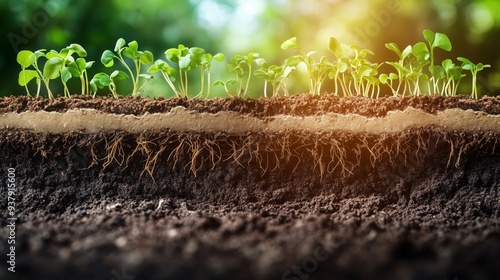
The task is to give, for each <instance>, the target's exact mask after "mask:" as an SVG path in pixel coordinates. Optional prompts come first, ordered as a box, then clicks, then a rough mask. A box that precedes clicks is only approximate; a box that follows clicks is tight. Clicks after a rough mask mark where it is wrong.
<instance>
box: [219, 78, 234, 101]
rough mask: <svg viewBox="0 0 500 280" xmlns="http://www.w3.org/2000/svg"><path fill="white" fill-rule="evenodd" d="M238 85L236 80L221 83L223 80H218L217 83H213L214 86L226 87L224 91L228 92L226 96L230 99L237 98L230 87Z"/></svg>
mask: <svg viewBox="0 0 500 280" xmlns="http://www.w3.org/2000/svg"><path fill="white" fill-rule="evenodd" d="M235 84H236V80H227V81H225V82H224V81H221V80H218V81H215V82H214V83H213V86H214V87H215V86H223V87H224V90H225V91H226V94H227V96H229V97H235V94H233V93H232V92H231V90H230V89H229V87H230V86H233V85H235Z"/></svg>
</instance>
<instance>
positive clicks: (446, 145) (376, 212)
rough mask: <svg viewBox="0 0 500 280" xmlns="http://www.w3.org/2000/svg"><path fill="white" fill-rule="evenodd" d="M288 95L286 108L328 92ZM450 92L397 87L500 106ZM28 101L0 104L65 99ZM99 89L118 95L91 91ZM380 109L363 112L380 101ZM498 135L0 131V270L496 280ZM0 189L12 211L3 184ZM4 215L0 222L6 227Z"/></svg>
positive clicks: (499, 248)
mask: <svg viewBox="0 0 500 280" xmlns="http://www.w3.org/2000/svg"><path fill="white" fill-rule="evenodd" d="M295 98H296V99H294V100H297V99H298V100H299V101H297V104H295V105H293V104H289V105H287V106H289V107H290V108H294V107H295V108H298V107H300V106H299V105H300V104H302V101H300V100H303V99H309V98H311V100H313V101H311V104H315V105H314V106H316V105H318V104H320V103H321V102H318V103H314V102H315V101H314V100H316V101H321V100H323V99H321V98H318V99H316V98H313V97H295ZM329 98H332V99H335V98H334V97H325V99H329ZM455 99H456V100H461V101H454V102H451V101H448V100H447V99H442V98H438V97H432V98H431V97H422V100H421V101H419V100H418V98H415V99H411V98H408V99H403V100H413V101H412V102H414V103H416V104H424V103H425V104H427V105H426V106H429V105H428V103H427V102H428V101H429V100H430V101H432V102H431V104H438V103H439V104H454V105H453V106H455V107H452V108H457V107H456V106H462V105H457V104H469V103H470V104H469V105H467V106H471V107H473V109H474V110H483V111H487V112H488V113H489V114H498V112H497V111H495V110H498V99H495V98H485V99H481V100H480V101H473V100H470V99H466V98H463V99H460V98H455ZM455 99H454V100H455ZM5 100H8V99H3V100H2V102H3V103H1V104H5V102H6V101H5ZM11 100H12V99H11ZM22 100H25V101H22ZM78 100H80V99H72V100H71V101H69V102H68V104H73V102H76V103H78V102H77V101H78ZM126 100H127V99H123V106H127V105H126V104H129V103H130V104H135V105H133V106H136V107H137V108H136V109H134V110H135V111H134V112H135V113H140V112H144V110H145V109H144V108H142V109H141V106H144V105H140V104H141V103H142V102H146V103H147V102H159V103H161V102H175V101H167V100H163V101H142V100H137V102H126ZM276 100H277V99H276ZM276 100H274V99H273V101H270V102H271V103H273V104H276V103H275V102H278V101H276ZM350 100H357V98H352V99H350ZM385 100H386V101H387V102H394V103H398V102H399V103H401V102H406V101H398V100H397V99H394V101H389V100H391V99H390V98H387V99H385ZM436 100H437V101H436ZM450 100H451V99H450ZM177 101H178V102H180V101H181V100H177ZM365 101H366V100H365ZM16 102H17V103H16ZM23 102H24V103H23ZM33 102H34V101H33V100H28V99H25V98H20V99H19V101H12V104H14V105H13V106H14V107H12V106H9V105H6V106H5V105H2V106H1V107H3V108H10V109H7V111H13V110H14V109H13V108H18V109H16V110H20V111H24V110H26V109H27V108H28V107H29V106H31V105H28V104H35V103H36V102H40V103H39V104H41V103H44V102H47V103H45V104H49V103H51V102H52V104H56V103H57V102H60V103H59V104H63V105H61V106H56V107H58V108H56V107H50V106H48V105H43V106H40V108H41V109H40V110H42V109H43V110H56V111H64V110H67V109H69V108H70V107H71V106H73V105H68V104H66V105H64V102H61V101H42V100H38V101H36V102H34V103H33ZM93 102H94V101H92V100H88V101H86V102H84V103H86V104H87V105H85V106H88V104H89V103H93ZM107 102H109V103H110V104H111V103H115V102H117V101H112V100H107V99H105V100H101V101H97V100H96V101H95V104H106V103H107ZM121 102H122V101H118V102H117V104H122V103H121ZM186 102H187V101H186ZM189 102H194V103H196V102H198V101H189ZM189 102H188V103H189ZM210 102H214V103H217V102H220V101H217V100H213V101H210ZM233 102H239V103H240V104H247V103H248V104H259V103H260V102H263V101H250V100H249V101H241V100H240V101H236V100H229V101H227V103H228V104H232V103H233ZM280 102H281V101H280ZM341 102H343V101H341ZM345 102H348V101H345ZM353 102H355V101H353ZM373 102H379V101H373ZM380 102H382V101H380ZM433 102H436V103H433ZM76 103H75V104H76ZM361 103H362V102H360V105H359V107H360V108H363V106H364V105H361ZM15 104H18V105H15ZM19 104H25V105H22V106H20V105H19ZM82 104H83V103H82ZM138 104H139V105H138ZM208 104H211V103H208ZM321 104H322V103H321ZM495 104H496V105H495ZM177 105H178V104H177ZM177 105H175V106H177ZM16 106H20V107H16ZM23 106H24V107H23ZM47 106H48V107H47ZM172 106H173V105H172ZM175 106H173V107H175ZM211 106H212V105H210V106H207V107H209V108H212V107H211ZM223 106H226V105H223ZM273 106H275V105H272V106H264V107H265V108H274V107H273ZM307 106H309V105H307V103H304V107H307ZM318 106H319V105H318ZM324 106H327V105H324ZM328 106H330V105H328ZM243 107H244V106H243ZM278 107H279V106H277V107H275V108H278ZM438 107H439V106H437V107H436V106H430V107H427V109H425V110H427V111H428V112H435V111H436V110H437V111H439V110H442V108H441V107H439V109H438ZM51 108H52V109H51ZM86 108H88V107H86ZM113 108H115V109H111V110H116V111H114V113H124V111H123V107H116V106H115V107H113ZM116 108H120V109H116ZM162 108H164V107H162ZM190 108H191V109H193V108H192V107H190ZM312 108H314V107H312ZM364 108H366V109H364V111H365V112H366V111H368V110H369V108H368V106H365V107H364ZM378 108H379V111H377V112H374V113H371V114H372V115H381V116H383V115H385V114H386V112H384V110H385V109H380V107H378ZM391 108H393V107H391ZM486 108H496V109H491V111H488V110H487V109H486ZM29 110H33V109H32V108H31V109H29ZM151 110H152V109H147V110H146V111H148V112H150V111H151ZM162 110H164V109H162ZM208 110H209V109H200V111H203V112H206V111H208ZM218 110H220V109H218ZM273 110H274V109H273ZM283 110H284V109H283ZM313 110H314V109H311V111H309V112H311V113H312V112H313ZM346 110H351V109H346ZM352 110H359V109H355V108H354V107H353V108H352ZM306 111H307V110H305V109H304V112H306ZM129 112H130V111H129ZM270 112H271V110H268V112H267V113H266V114H270ZM287 112H288V111H287ZM359 112H360V111H358V113H359ZM130 113H133V112H130ZM248 113H249V114H254V115H255V114H260V113H259V112H254V113H251V112H250V111H249V112H248ZM272 114H275V113H272ZM499 139H500V137H499V135H498V133H481V132H478V133H476V132H465V131H457V132H448V131H444V130H441V129H438V128H434V127H426V128H414V129H410V130H406V131H402V132H399V133H394V134H367V133H346V132H335V131H333V132H329V133H326V132H324V133H314V134H312V133H306V132H300V133H298V132H293V131H287V132H282V133H272V134H269V133H267V134H266V133H257V134H246V135H228V134H225V133H201V132H200V133H195V132H184V133H183V132H175V131H169V130H164V131H154V132H142V133H139V134H130V133H123V132H101V133H93V134H82V133H75V132H71V133H65V134H48V133H41V132H34V131H29V130H19V129H18V130H8V129H4V130H1V131H0V156H1V159H2V160H1V161H0V170H2V172H3V174H2V175H0V176H1V177H2V180H4V179H3V178H6V176H7V169H8V168H15V169H16V171H15V175H16V179H17V212H16V216H17V217H18V220H17V222H16V251H15V254H16V271H17V272H16V273H11V272H8V271H7V270H6V267H4V265H5V264H6V260H7V259H6V254H7V253H8V244H7V242H6V241H5V240H4V241H2V242H0V252H1V253H2V255H3V256H4V258H3V261H2V262H3V264H4V265H2V269H1V270H0V278H1V279H106V280H110V279H114V280H121V279H127V280H133V279H136V280H138V279H264V280H266V279H289V280H298V279H300V280H304V279H313V280H314V279H450V280H451V279H460V280H461V279H498V276H499V275H500V152H499V148H498V147H497V144H498V143H499ZM1 193H2V195H3V197H4V199H2V200H1V203H0V207H1V208H2V209H7V199H6V188H5V187H3V188H2V191H1ZM0 213H1V214H0V218H1V220H0V221H1V228H0V236H8V234H9V229H8V228H7V227H6V225H7V224H8V222H7V220H6V218H7V217H8V216H7V213H6V211H1V212H0Z"/></svg>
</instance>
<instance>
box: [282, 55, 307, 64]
mask: <svg viewBox="0 0 500 280" xmlns="http://www.w3.org/2000/svg"><path fill="white" fill-rule="evenodd" d="M301 62H304V59H303V58H302V56H300V55H295V56H291V57H289V58H287V59H286V60H285V65H288V66H297V65H298V64H299V63H301Z"/></svg>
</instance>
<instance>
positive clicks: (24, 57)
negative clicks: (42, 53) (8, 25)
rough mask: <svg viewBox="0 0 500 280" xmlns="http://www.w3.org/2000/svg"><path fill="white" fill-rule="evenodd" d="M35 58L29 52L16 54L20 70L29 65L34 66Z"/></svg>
mask: <svg viewBox="0 0 500 280" xmlns="http://www.w3.org/2000/svg"><path fill="white" fill-rule="evenodd" d="M35 61H36V56H35V54H34V53H33V52H31V51H20V52H19V53H18V54H17V63H19V64H20V65H21V67H22V68H28V67H29V66H30V65H33V64H35Z"/></svg>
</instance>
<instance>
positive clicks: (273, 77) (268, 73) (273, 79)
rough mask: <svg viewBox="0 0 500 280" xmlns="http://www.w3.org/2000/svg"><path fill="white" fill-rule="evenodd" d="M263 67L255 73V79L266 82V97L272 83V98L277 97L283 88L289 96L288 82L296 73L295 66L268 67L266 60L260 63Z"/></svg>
mask: <svg viewBox="0 0 500 280" xmlns="http://www.w3.org/2000/svg"><path fill="white" fill-rule="evenodd" d="M258 65H260V66H261V68H260V69H258V70H257V71H255V72H254V75H255V77H257V78H260V79H263V80H264V81H265V82H264V97H267V85H268V83H270V84H271V85H272V92H273V93H272V96H277V95H278V94H279V90H280V89H281V88H283V92H284V95H285V96H287V95H288V90H287V86H286V84H287V81H288V77H289V75H290V74H291V73H292V72H293V71H295V69H296V67H295V66H289V65H286V63H285V64H284V65H282V66H278V65H268V64H267V62H265V60H264V59H261V61H259V62H258Z"/></svg>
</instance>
